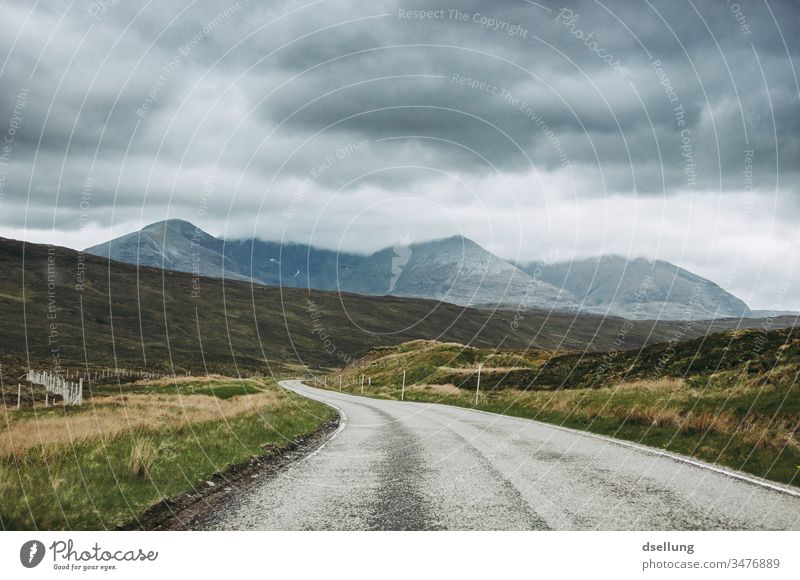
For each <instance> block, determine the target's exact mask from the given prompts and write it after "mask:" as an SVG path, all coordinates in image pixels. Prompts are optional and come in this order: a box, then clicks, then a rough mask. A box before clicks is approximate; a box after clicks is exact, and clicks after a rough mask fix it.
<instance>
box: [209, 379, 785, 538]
mask: <svg viewBox="0 0 800 580" xmlns="http://www.w3.org/2000/svg"><path fill="white" fill-rule="evenodd" d="M282 385H283V386H284V387H285V388H288V389H291V390H293V391H296V392H297V393H299V394H301V395H304V396H306V397H309V398H312V399H316V400H318V401H322V402H324V403H327V404H329V405H332V406H334V407H336V408H337V409H339V411H340V413H341V414H342V423H341V426H340V428H339V430H338V431H337V432H336V433H335V434H334V435H333V436H332V437H331V438H330V439H329V440H328V441H327V442H326V443H325V444H324V445H323V446H322V447H320V448H319V449H317V450H316V451H315V452H313V453H312V454H310V455H308V456H306V457H304V458H303V459H301V460H299V461H297V462H295V463H293V464H291V465H289V466H288V467H286V468H284V469H282V470H281V471H279V472H278V473H277V474H275V475H272V476H269V477H266V478H264V480H263V481H261V482H259V483H258V484H257V485H256V486H255V487H254V488H252V489H250V490H249V491H247V492H245V493H242V494H241V495H239V496H238V497H232V498H231V499H230V501H227V502H226V503H225V506H224V507H225V509H217V510H214V512H213V513H209V514H207V516H206V517H205V518H204V521H203V522H202V524H201V525H202V527H203V528H207V529H237V530H239V529H259V530H298V529H299V530H440V529H461V530H475V529H477V530H549V529H552V530H584V529H589V530H598V529H599V530H618V529H619V530H640V529H644V530H661V529H664V530H676V529H680V530H683V529H703V530H709V529H748V530H758V529H800V493H798V491H795V490H792V489H787V488H782V487H781V486H779V485H774V484H769V483H768V482H763V481H761V480H757V479H756V478H748V477H746V476H741V475H737V474H732V473H730V472H726V471H724V470H720V469H718V468H714V467H712V466H708V465H705V464H700V463H699V462H694V461H692V460H689V459H686V458H679V457H675V456H671V455H669V454H666V453H663V452H660V451H658V450H655V449H649V448H645V447H640V446H638V445H634V444H630V443H626V442H619V441H613V440H610V439H608V438H604V437H598V436H595V435H589V434H586V433H583V432H578V431H573V430H569V429H563V428H560V427H557V426H553V425H547V424H544V423H539V422H536V421H530V420H526V419H517V418H512V417H505V416H501V415H493V414H489V413H483V412H480V411H473V410H469V409H463V408H459V407H450V406H446V405H436V404H428V403H409V402H405V403H404V402H399V401H385V400H379V399H371V398H366V397H358V396H354V395H349V394H345V393H340V392H336V391H327V390H320V389H314V388H311V387H308V386H305V385H303V384H302V383H301V382H299V381H284V382H283V383H282Z"/></svg>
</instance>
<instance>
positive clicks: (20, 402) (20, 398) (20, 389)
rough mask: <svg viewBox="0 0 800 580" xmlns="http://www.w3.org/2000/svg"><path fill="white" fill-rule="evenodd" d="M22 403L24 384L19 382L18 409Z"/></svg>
mask: <svg viewBox="0 0 800 580" xmlns="http://www.w3.org/2000/svg"><path fill="white" fill-rule="evenodd" d="M21 405H22V384H21V383H17V410H19V408H20V406H21Z"/></svg>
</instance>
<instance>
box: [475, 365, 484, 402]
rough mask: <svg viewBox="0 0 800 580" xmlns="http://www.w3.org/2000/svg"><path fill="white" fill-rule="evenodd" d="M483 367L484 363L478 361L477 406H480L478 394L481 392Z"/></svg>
mask: <svg viewBox="0 0 800 580" xmlns="http://www.w3.org/2000/svg"><path fill="white" fill-rule="evenodd" d="M482 368H483V363H478V385H477V386H476V387H475V406H476V407H477V406H478V395H479V394H480V392H481V369H482Z"/></svg>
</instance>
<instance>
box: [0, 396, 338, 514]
mask: <svg viewBox="0 0 800 580" xmlns="http://www.w3.org/2000/svg"><path fill="white" fill-rule="evenodd" d="M234 387H237V388H238V384H237V385H226V384H223V385H221V386H219V387H215V388H214V394H215V395H216V396H220V392H222V393H224V395H223V396H224V397H227V396H232V392H233V390H234ZM272 388H274V389H277V387H272ZM198 390H201V389H197V390H195V391H194V392H195V393H197V392H198ZM208 390H210V389H208ZM237 394H238V393H237ZM334 417H335V412H334V411H333V410H332V409H331V408H330V407H327V406H325V405H322V404H321V403H317V402H314V401H310V400H308V399H305V398H302V397H300V396H298V395H295V394H294V393H290V392H286V391H283V390H281V391H280V392H278V398H277V403H276V404H274V405H270V406H268V407H267V408H264V409H262V410H260V411H259V412H252V413H247V414H244V415H239V416H236V417H234V418H232V419H228V420H212V421H205V422H200V423H194V424H189V425H184V426H181V427H169V426H166V425H165V426H164V428H161V429H146V430H145V429H137V430H134V431H130V432H126V433H124V434H122V435H119V436H116V437H112V438H109V439H106V440H100V439H92V440H88V441H82V442H78V443H76V444H74V445H72V446H66V447H65V446H61V447H58V448H53V447H47V448H42V447H39V448H35V449H31V450H29V451H28V452H27V453H26V454H24V455H23V456H22V457H19V458H13V457H7V458H5V459H2V460H0V491H1V492H2V493H0V527H2V528H3V529H7V530H30V529H52V530H66V529H70V530H86V529H112V528H116V527H118V526H120V525H122V524H124V523H126V522H128V521H131V520H133V519H134V518H135V517H136V516H137V515H138V514H140V513H142V512H143V511H144V510H145V509H146V508H148V507H149V506H151V505H153V504H155V503H157V502H159V501H160V500H162V499H164V498H169V497H172V496H175V495H179V494H183V493H188V492H191V491H192V490H193V489H195V488H196V487H198V486H203V485H205V484H204V483H203V480H204V479H207V478H208V477H209V476H211V475H212V474H214V473H216V472H218V471H221V470H223V469H224V468H225V467H226V466H228V465H231V464H239V463H243V462H246V461H248V460H249V459H250V458H253V457H257V456H263V455H265V454H266V453H267V451H266V450H267V449H269V450H272V452H275V451H274V450H275V449H277V448H282V447H285V446H286V445H288V444H289V443H290V442H291V441H292V440H294V439H295V438H297V437H300V436H304V435H309V434H311V433H313V432H314V431H315V430H317V429H318V428H319V427H320V426H321V425H322V424H324V423H325V422H327V421H329V420H331V419H333V418H334ZM15 420H24V419H15Z"/></svg>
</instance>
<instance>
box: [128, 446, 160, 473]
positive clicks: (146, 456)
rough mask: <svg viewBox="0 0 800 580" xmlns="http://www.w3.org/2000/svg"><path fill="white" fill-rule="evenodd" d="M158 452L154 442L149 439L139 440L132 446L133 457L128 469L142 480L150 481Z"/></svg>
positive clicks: (129, 461)
mask: <svg viewBox="0 0 800 580" xmlns="http://www.w3.org/2000/svg"><path fill="white" fill-rule="evenodd" d="M157 455H158V454H157V451H156V447H155V445H153V442H152V441H151V440H150V439H148V438H144V437H143V438H141V439H137V440H136V441H135V442H134V443H133V445H132V446H131V456H130V459H129V460H128V467H130V469H131V471H132V472H133V473H135V474H136V476H137V477H140V478H141V479H150V471H151V470H152V468H153V465H154V464H155V461H156V457H157Z"/></svg>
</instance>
